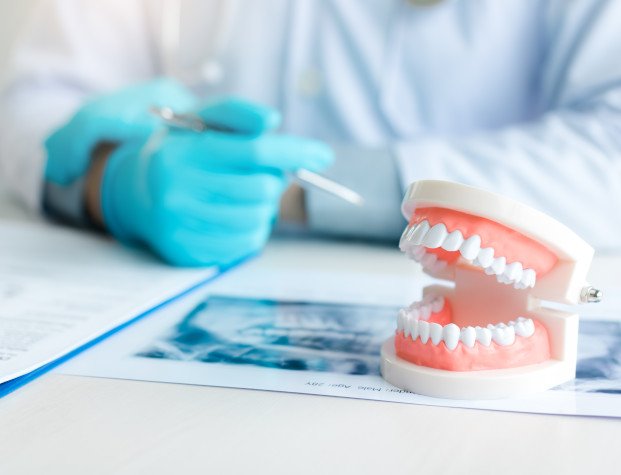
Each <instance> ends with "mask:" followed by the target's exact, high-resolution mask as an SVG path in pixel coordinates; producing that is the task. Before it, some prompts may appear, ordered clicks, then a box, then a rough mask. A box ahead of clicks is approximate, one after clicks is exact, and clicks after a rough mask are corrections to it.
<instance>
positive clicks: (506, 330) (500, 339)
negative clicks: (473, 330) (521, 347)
mask: <svg viewBox="0 0 621 475" xmlns="http://www.w3.org/2000/svg"><path fill="white" fill-rule="evenodd" d="M492 339H493V340H494V342H496V344H498V345H500V346H509V345H512V344H513V342H514V341H515V328H513V327H508V326H506V325H505V326H504V327H501V326H500V325H497V326H496V327H495V328H494V329H493V330H492Z"/></svg>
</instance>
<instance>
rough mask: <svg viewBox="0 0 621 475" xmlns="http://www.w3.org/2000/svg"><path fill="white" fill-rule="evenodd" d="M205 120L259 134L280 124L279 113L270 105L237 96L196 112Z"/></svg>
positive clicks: (245, 132)
mask: <svg viewBox="0 0 621 475" xmlns="http://www.w3.org/2000/svg"><path fill="white" fill-rule="evenodd" d="M198 114H199V115H200V116H201V117H202V118H203V119H205V120H207V121H212V122H215V123H217V124H220V125H226V126H228V127H231V128H233V129H235V130H236V131H238V132H240V133H243V134H247V135H261V134H263V133H265V132H269V131H271V130H274V129H276V128H278V127H279V126H280V122H281V116H280V113H279V112H278V111H277V110H275V109H272V108H271V107H267V106H263V105H260V104H255V103H253V102H250V101H246V100H244V99H238V98H234V97H231V98H227V99H224V100H221V101H218V102H215V103H213V104H210V105H208V106H207V107H205V108H203V109H202V110H200V111H199V112H198Z"/></svg>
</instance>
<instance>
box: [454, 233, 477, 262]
mask: <svg viewBox="0 0 621 475" xmlns="http://www.w3.org/2000/svg"><path fill="white" fill-rule="evenodd" d="M480 249H481V237H480V236H479V235H478V234H473V235H472V236H470V237H469V238H468V239H466V240H465V241H464V243H463V244H462V245H461V247H460V248H459V252H461V255H462V256H463V257H464V259H467V260H469V261H471V260H472V259H474V258H475V257H477V255H478V254H479V250H480Z"/></svg>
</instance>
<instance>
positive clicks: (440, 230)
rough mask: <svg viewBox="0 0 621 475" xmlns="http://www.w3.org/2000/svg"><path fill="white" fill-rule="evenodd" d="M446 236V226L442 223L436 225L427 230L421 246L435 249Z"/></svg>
mask: <svg viewBox="0 0 621 475" xmlns="http://www.w3.org/2000/svg"><path fill="white" fill-rule="evenodd" d="M447 235H448V232H447V231H446V226H445V225H444V224H443V223H438V224H436V225H434V227H433V228H431V229H430V230H429V232H428V233H427V235H426V236H425V239H424V240H423V245H424V246H425V247H428V248H430V249H436V248H438V247H440V246H441V245H442V243H443V242H444V240H445V239H446V236H447Z"/></svg>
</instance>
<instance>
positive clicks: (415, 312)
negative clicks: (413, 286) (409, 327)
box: [408, 307, 420, 320]
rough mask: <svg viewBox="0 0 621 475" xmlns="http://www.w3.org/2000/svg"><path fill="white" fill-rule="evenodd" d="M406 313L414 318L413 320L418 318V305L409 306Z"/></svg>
mask: <svg viewBox="0 0 621 475" xmlns="http://www.w3.org/2000/svg"><path fill="white" fill-rule="evenodd" d="M408 314H409V315H410V316H411V317H412V318H413V319H414V320H418V319H419V318H420V308H418V307H414V308H412V307H410V311H409V312H408Z"/></svg>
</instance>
